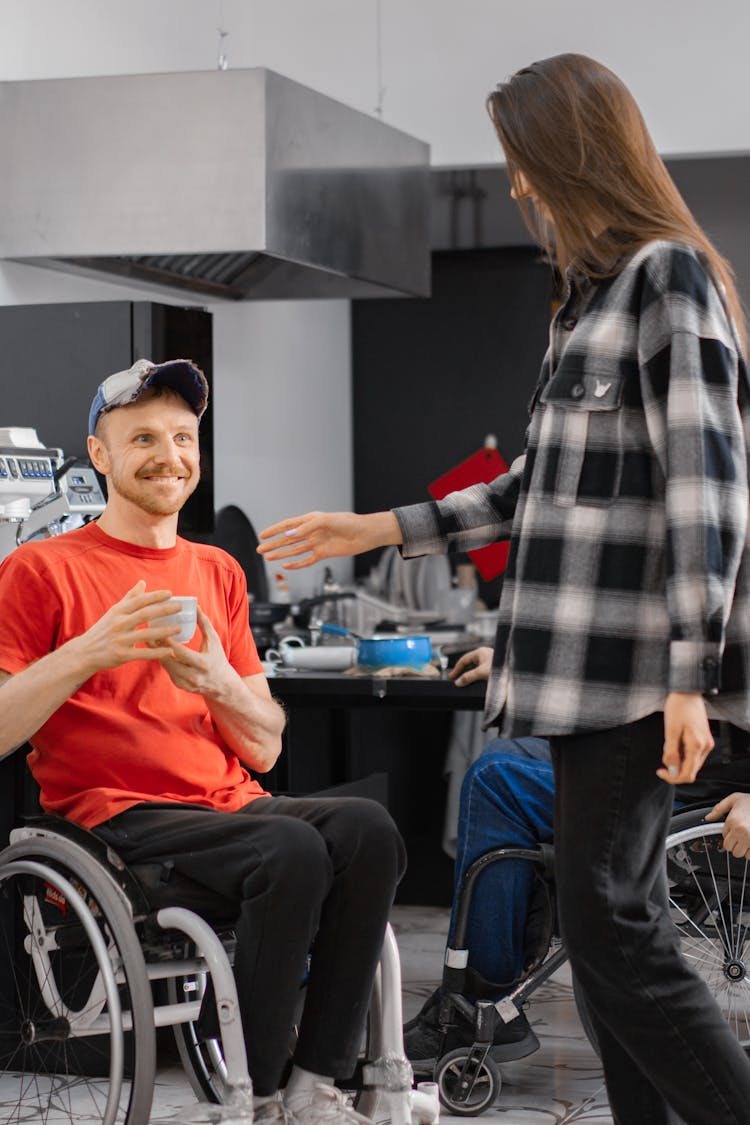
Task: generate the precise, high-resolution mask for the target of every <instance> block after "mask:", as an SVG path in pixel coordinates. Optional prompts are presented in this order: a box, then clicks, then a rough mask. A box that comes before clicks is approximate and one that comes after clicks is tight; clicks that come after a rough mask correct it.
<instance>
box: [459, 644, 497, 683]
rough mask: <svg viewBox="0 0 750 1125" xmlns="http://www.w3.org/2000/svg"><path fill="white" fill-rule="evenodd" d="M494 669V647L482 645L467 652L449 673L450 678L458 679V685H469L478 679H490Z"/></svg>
mask: <svg viewBox="0 0 750 1125" xmlns="http://www.w3.org/2000/svg"><path fill="white" fill-rule="evenodd" d="M491 669H492V649H491V648H486V647H484V646H482V647H481V648H474V649H472V650H471V652H465V653H464V654H463V656H462V657H461V658H460V659H459V660H457V661H456V665H455V667H454V668H452V669H451V670H450V672H449V673H448V679H449V680H455V681H456V687H468V686H469V684H473V683H474V682H475V681H476V680H488V679H489V678H490V671H491Z"/></svg>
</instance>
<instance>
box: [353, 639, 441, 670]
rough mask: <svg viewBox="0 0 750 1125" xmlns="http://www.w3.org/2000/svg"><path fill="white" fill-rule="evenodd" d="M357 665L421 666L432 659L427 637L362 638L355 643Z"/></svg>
mask: <svg viewBox="0 0 750 1125" xmlns="http://www.w3.org/2000/svg"><path fill="white" fill-rule="evenodd" d="M357 659H358V663H359V664H361V665H363V666H364V667H365V668H376V667H381V668H382V667H384V666H387V665H390V664H393V665H412V666H421V665H422V664H429V662H430V660H431V659H432V645H431V644H430V638H429V637H402V636H400V635H399V634H397V635H395V636H389V635H387V634H385V633H384V634H381V635H377V634H376V635H375V636H374V637H364V638H362V640H360V641H358V643H357Z"/></svg>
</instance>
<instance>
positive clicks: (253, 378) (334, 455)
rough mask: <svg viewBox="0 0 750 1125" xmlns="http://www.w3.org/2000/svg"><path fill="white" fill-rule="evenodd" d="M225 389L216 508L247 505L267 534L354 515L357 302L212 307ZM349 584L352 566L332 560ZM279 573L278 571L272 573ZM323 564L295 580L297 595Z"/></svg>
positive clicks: (219, 404) (218, 426) (219, 412)
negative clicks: (314, 517) (352, 316)
mask: <svg viewBox="0 0 750 1125" xmlns="http://www.w3.org/2000/svg"><path fill="white" fill-rule="evenodd" d="M212 311H213V314H214V364H215V368H216V371H217V373H220V376H219V375H218V374H217V393H216V396H215V409H214V449H215V466H216V506H217V508H220V507H222V506H223V505H225V504H238V505H239V507H240V508H242V509H243V510H244V511H245V512H246V513H247V515H248V516H249V517H250V519H251V521H252V523H253V524H254V526H255V527H256V529H257V530H260V529H261V528H263V527H266V526H268V524H270V523H273V522H275V521H276V520H278V519H281V518H282V517H283V516H294V515H300V514H301V513H303V512H307V511H309V510H311V509H314V508H327V509H332V510H334V511H342V510H344V511H345V510H347V509H350V508H351V506H352V502H353V490H352V421H351V380H350V377H349V376H350V369H351V355H350V346H349V345H350V340H349V304H348V302H347V301H273V302H271V301H264V302H258V303H254V302H251V303H250V304H246V305H238V304H231V305H227V304H223V305H220V306H219V305H216V306H213V307H212ZM331 567H332V569H333V570H334V573H335V575H336V577H337V578H338V579H339V581H345V580H347V579H350V578H351V574H352V569H353V568H352V565H351V563H350V562H349V561H348V560H337V561H336V562H333V563H331ZM269 569H270V570H273V569H278V567H276V568H269ZM321 571H322V568H321V567H320V566H316V567H313V568H311V569H310V570H305V571H301V572H297V573H293V572H289V573H288V574H287V578H288V582H289V588H290V590H291V593H292V596H293V597H301V596H303V595H304V594H306V593H309V592H312V591H314V590H316V589H317V587H319V586H320V584H321V583H322V577H323V576H322V572H321Z"/></svg>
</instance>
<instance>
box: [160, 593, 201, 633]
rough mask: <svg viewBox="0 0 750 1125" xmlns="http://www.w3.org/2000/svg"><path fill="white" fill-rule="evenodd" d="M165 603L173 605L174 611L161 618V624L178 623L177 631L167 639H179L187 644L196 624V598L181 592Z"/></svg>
mask: <svg viewBox="0 0 750 1125" xmlns="http://www.w3.org/2000/svg"><path fill="white" fill-rule="evenodd" d="M167 604H168V605H173V606H174V607H175V610H174V613H170V614H169V615H168V616H166V617H163V618H162V619H161V624H164V625H179V626H180V631H179V633H177V634H176V635H175V636H172V637H170V638H169V639H170V640H171V641H179V643H180V644H183V645H184V644H187V642H188V641H189V640H190V639H191V637H192V636H193V633H194V632H195V629H196V626H197V624H198V599H197V598H194V597H192V596H191V595H187V594H181V595H179V596H176V597H174V598H170V599H169V601H168V603H167Z"/></svg>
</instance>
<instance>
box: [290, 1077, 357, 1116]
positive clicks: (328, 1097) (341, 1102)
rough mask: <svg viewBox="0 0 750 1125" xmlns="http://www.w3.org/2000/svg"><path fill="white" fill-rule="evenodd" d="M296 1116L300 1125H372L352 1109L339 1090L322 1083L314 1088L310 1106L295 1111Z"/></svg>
mask: <svg viewBox="0 0 750 1125" xmlns="http://www.w3.org/2000/svg"><path fill="white" fill-rule="evenodd" d="M296 1116H297V1119H298V1121H300V1122H302V1125H357V1123H363V1125H372V1119H371V1118H370V1117H364V1116H363V1115H362V1114H361V1113H357V1111H356V1109H352V1107H351V1106H350V1105H349V1104H348V1102H347V1100H346V1097H345V1096H344V1094H342V1092H341V1090H337V1089H336V1088H335V1087H334V1086H324V1085H323V1084H322V1083H319V1084H318V1085H317V1086H316V1087H315V1093H314V1094H313V1098H312V1101H311V1102H310V1104H309V1105H308V1106H305V1108H304V1109H302V1110H297V1114H296Z"/></svg>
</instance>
